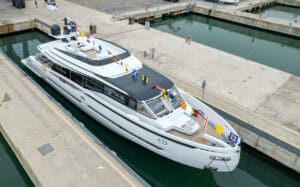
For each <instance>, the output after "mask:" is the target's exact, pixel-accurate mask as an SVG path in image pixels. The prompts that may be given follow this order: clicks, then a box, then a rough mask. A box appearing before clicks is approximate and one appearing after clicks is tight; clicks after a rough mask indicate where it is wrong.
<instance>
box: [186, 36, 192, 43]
mask: <svg viewBox="0 0 300 187" xmlns="http://www.w3.org/2000/svg"><path fill="white" fill-rule="evenodd" d="M191 41H192V36H191V35H188V37H187V38H186V40H185V42H187V43H188V44H189V45H190V44H191Z"/></svg>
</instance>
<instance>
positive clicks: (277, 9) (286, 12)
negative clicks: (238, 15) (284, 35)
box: [255, 5, 300, 23]
mask: <svg viewBox="0 0 300 187" xmlns="http://www.w3.org/2000/svg"><path fill="white" fill-rule="evenodd" d="M255 13H256V14H262V16H263V17H274V18H280V19H285V20H288V21H290V22H294V23H300V8H299V7H290V6H283V5H274V6H272V7H271V8H267V9H263V10H259V11H257V12H255Z"/></svg>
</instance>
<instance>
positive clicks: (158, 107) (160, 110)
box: [146, 96, 169, 117]
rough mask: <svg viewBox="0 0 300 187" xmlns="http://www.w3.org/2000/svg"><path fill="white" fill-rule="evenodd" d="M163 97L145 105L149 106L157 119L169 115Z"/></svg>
mask: <svg viewBox="0 0 300 187" xmlns="http://www.w3.org/2000/svg"><path fill="white" fill-rule="evenodd" d="M163 99H164V98H163V97H162V96H160V97H157V98H155V99H152V100H150V101H147V102H146V104H147V105H148V106H149V108H150V109H151V110H152V111H153V113H154V114H155V115H157V116H158V117H162V116H164V115H166V114H169V110H167V108H166V106H165V104H164V102H163Z"/></svg>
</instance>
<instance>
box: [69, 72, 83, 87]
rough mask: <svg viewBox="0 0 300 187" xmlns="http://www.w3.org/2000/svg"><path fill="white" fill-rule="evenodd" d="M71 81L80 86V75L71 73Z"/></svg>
mask: <svg viewBox="0 0 300 187" xmlns="http://www.w3.org/2000/svg"><path fill="white" fill-rule="evenodd" d="M71 80H72V81H74V82H76V83H77V84H79V85H82V75H80V74H79V73H75V72H71Z"/></svg>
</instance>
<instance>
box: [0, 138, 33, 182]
mask: <svg viewBox="0 0 300 187" xmlns="http://www.w3.org/2000/svg"><path fill="white" fill-rule="evenodd" d="M0 186H33V184H32V183H31V181H30V179H29V177H28V176H27V174H26V173H25V171H24V169H23V168H22V166H21V165H20V163H19V162H18V160H17V158H16V157H15V156H14V155H13V152H12V151H11V150H10V148H9V146H8V144H7V143H6V142H5V140H4V138H3V137H2V135H1V133H0Z"/></svg>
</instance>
